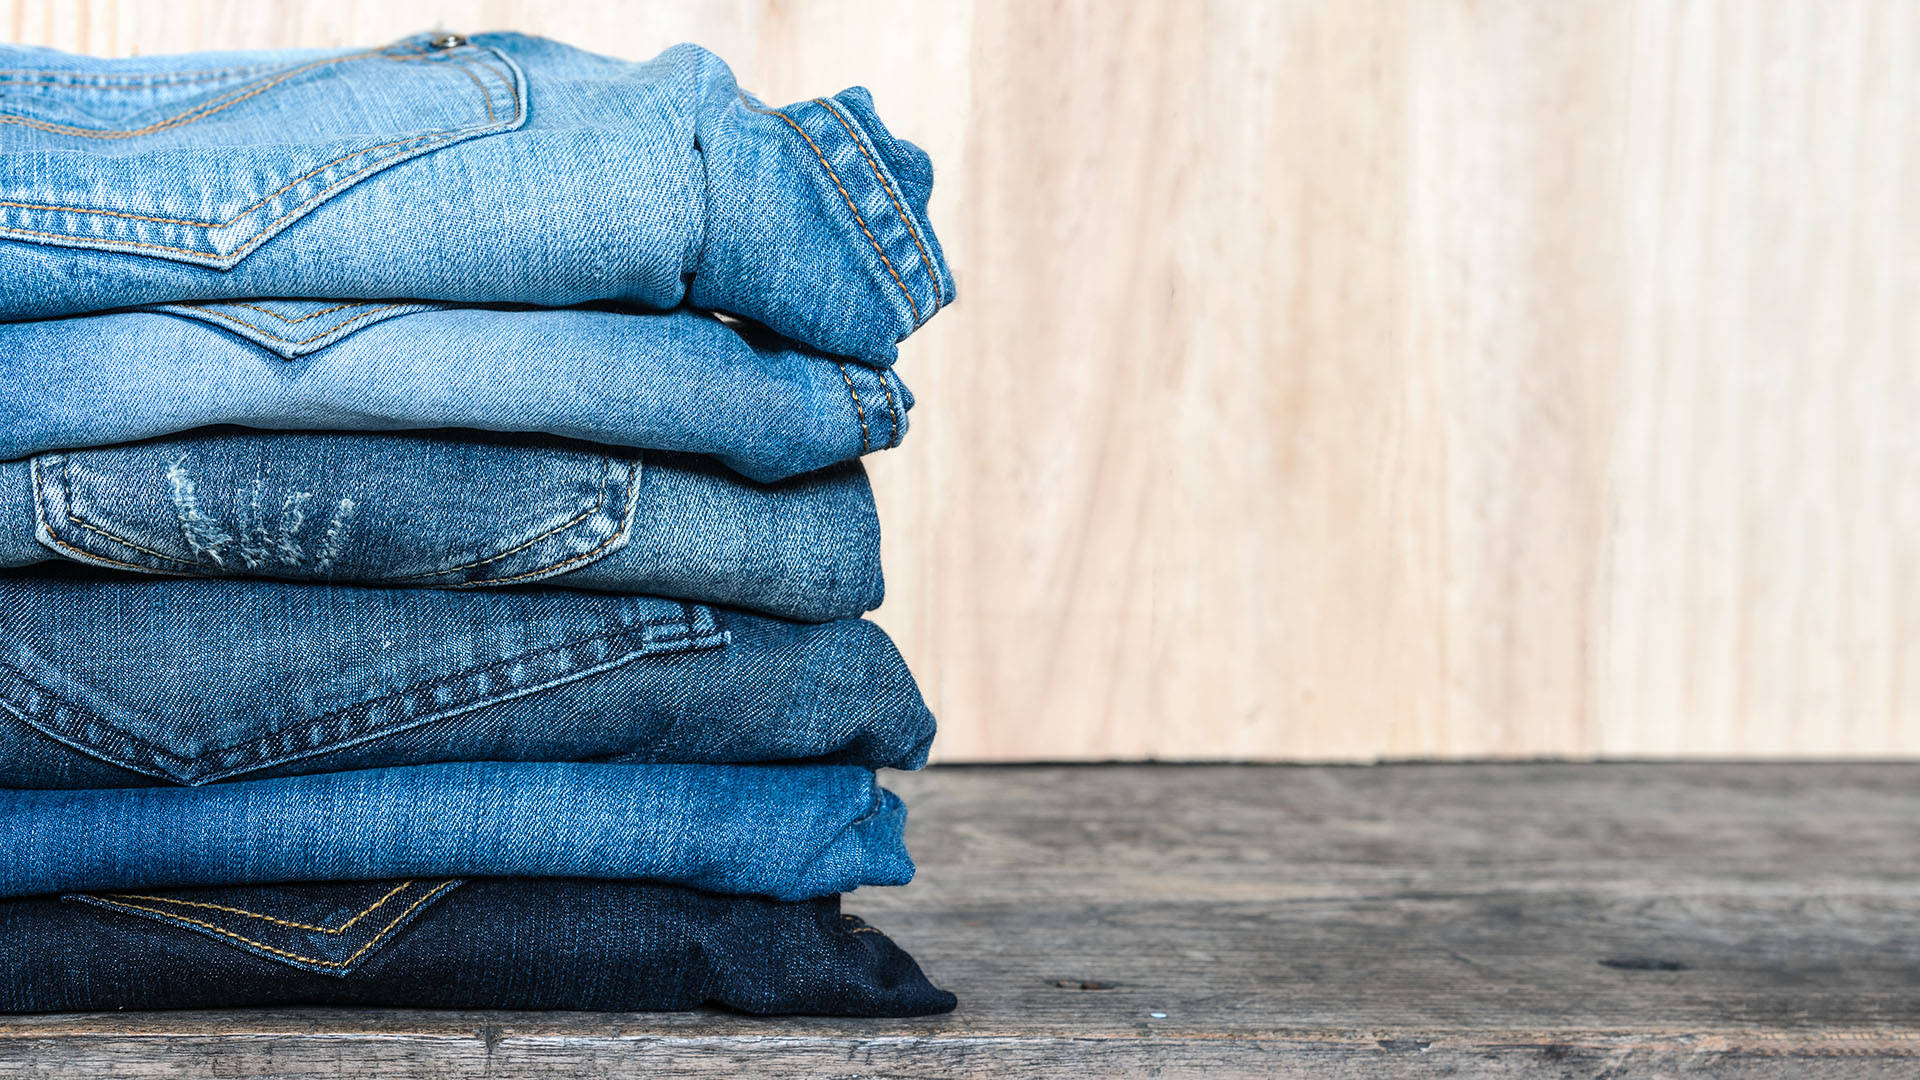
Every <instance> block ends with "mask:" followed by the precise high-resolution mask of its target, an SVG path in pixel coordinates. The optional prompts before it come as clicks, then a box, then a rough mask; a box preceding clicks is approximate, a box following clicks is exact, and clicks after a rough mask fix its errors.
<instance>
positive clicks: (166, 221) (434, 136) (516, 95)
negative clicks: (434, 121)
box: [0, 57, 912, 333]
mask: <svg viewBox="0 0 1920 1080" xmlns="http://www.w3.org/2000/svg"><path fill="white" fill-rule="evenodd" d="M343 59H350V58H343ZM389 59H393V60H403V59H409V58H407V57H389ZM488 70H489V71H492V70H493V69H492V68H491V67H489V68H488ZM509 90H511V92H512V94H513V100H514V113H513V116H512V117H511V118H510V119H508V120H506V121H505V122H504V123H496V124H492V125H489V126H491V127H504V126H505V125H506V124H512V123H517V122H518V121H519V120H520V92H519V91H518V90H516V89H513V88H512V84H511V83H509ZM488 108H489V110H491V108H492V99H491V95H489V98H488ZM3 119H5V118H4V117H0V120H3ZM789 122H791V121H789ZM485 130H487V129H486V128H480V129H478V130H476V131H474V132H472V133H471V134H475V135H477V134H480V133H481V132H484V131H485ZM459 134H460V132H457V131H437V132H432V133H430V134H426V135H415V136H411V137H409V138H406V139H400V140H397V141H395V142H390V143H382V144H381V145H379V146H370V147H367V148H366V149H364V150H356V151H354V152H353V153H350V154H343V155H341V156H340V157H337V158H335V159H333V160H332V161H329V162H327V163H326V164H325V165H322V166H320V167H319V168H317V169H315V170H313V172H310V173H308V174H307V175H306V176H302V177H300V178H299V179H296V180H294V181H292V182H291V183H289V184H287V185H286V186H285V187H282V188H280V190H279V191H275V192H273V194H271V195H268V196H267V197H266V198H265V199H262V200H260V201H259V202H256V203H254V204H253V205H252V206H249V207H247V208H246V209H245V210H242V211H241V212H240V213H239V214H238V215H236V216H234V217H233V218H231V219H229V220H227V221H225V222H218V223H214V222H204V221H181V220H176V219H172V218H159V217H143V216H141V215H139V214H127V213H122V212H120V211H117V210H87V209H82V208H80V207H74V206H52V205H41V204H36V203H5V204H0V205H8V206H18V207H22V208H25V209H35V210H60V211H66V212H69V213H76V214H105V215H109V216H112V217H124V218H132V219H134V220H136V221H155V222H159V223H161V224H163V225H194V226H200V227H204V228H224V227H226V226H228V225H231V224H233V223H234V222H235V221H238V220H240V218H242V217H245V216H246V215H247V214H249V213H252V212H253V211H254V210H256V209H259V208H260V207H261V206H262V205H264V204H265V203H267V202H269V201H271V200H272V199H273V198H274V197H275V196H277V195H279V194H280V193H281V192H283V191H285V190H287V188H290V187H293V186H294V185H295V184H298V183H300V182H301V181H304V180H307V179H310V178H312V177H313V176H315V175H317V174H319V173H321V172H325V171H326V170H327V169H329V168H332V167H333V166H335V165H338V164H339V163H340V162H342V161H345V160H346V159H347V158H350V157H355V156H358V155H361V154H367V153H371V152H373V151H375V150H384V149H386V148H387V147H389V146H399V145H401V144H402V143H408V142H426V141H431V140H439V141H446V140H448V139H452V138H454V137H455V136H457V135H459ZM803 134H804V133H803ZM383 160H384V159H383ZM377 164H379V163H378V162H375V163H373V164H370V165H367V166H365V167H363V168H361V169H360V170H358V171H357V172H353V173H349V174H348V175H346V176H343V177H341V178H340V179H339V180H336V181H334V182H333V183H332V184H330V185H328V186H327V187H325V188H323V189H321V190H320V191H319V192H317V193H315V194H314V195H312V196H311V197H309V198H308V199H306V200H305V201H303V202H301V203H299V204H298V205H296V206H294V208H293V209H291V210H289V211H287V212H286V213H284V214H282V215H280V216H279V217H277V218H275V219H274V220H272V221H270V222H268V223H267V224H266V225H264V226H262V227H261V228H260V231H259V232H256V233H254V234H253V235H252V236H249V237H247V238H246V239H245V240H243V241H241V242H240V244H239V247H237V248H236V249H235V250H236V251H237V250H239V249H240V248H244V247H246V246H247V245H249V244H251V243H253V242H254V241H255V240H258V239H259V238H260V237H262V236H264V235H266V233H267V232H268V231H269V230H271V229H272V228H273V227H274V226H276V225H278V224H280V223H281V222H283V221H286V220H287V219H289V218H291V217H294V216H295V215H297V214H299V213H300V212H301V211H302V210H304V209H306V207H307V206H309V205H311V204H313V203H315V202H318V201H319V200H321V199H323V198H326V197H327V196H329V195H332V194H333V193H334V192H335V191H337V190H339V189H340V188H341V187H342V186H344V185H345V184H346V183H347V182H348V181H350V180H353V179H355V178H356V177H358V176H360V175H361V174H362V173H365V172H367V171H369V170H371V169H372V168H373V167H374V165H377ZM0 233H13V234H15V235H19V236H46V237H51V238H53V239H58V240H84V239H87V238H84V237H76V236H72V235H70V234H67V233H55V232H42V231H39V230H36V229H20V228H13V227H11V226H6V227H0ZM96 242H104V243H110V244H116V245H119V246H121V247H138V248H149V249H151V250H154V251H177V252H181V253H183V254H187V255H202V256H204V255H209V254H213V253H212V252H207V251H201V250H200V249H198V248H186V247H175V246H171V245H168V244H153V243H147V242H145V241H139V240H112V239H109V240H106V241H96ZM884 257H885V256H884V254H883V255H882V258H884ZM897 276H898V275H896V278H897ZM902 287H903V288H904V286H902ZM908 299H909V300H911V299H912V298H911V297H909V298H908ZM261 332H262V333H265V332H266V331H264V330H263V331H261Z"/></svg>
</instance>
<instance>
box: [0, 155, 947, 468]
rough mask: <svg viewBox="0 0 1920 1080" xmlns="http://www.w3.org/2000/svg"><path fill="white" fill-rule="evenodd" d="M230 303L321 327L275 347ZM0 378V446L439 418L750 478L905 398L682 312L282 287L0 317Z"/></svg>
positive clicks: (299, 328)
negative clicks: (240, 295) (49, 315)
mask: <svg viewBox="0 0 1920 1080" xmlns="http://www.w3.org/2000/svg"><path fill="white" fill-rule="evenodd" d="M5 131H6V127H5V125H4V124H0V135H4V133H5ZM14 246H16V245H10V244H7V243H5V242H3V241H0V263H4V262H5V258H4V255H5V253H6V251H7V249H8V248H10V247H14ZM0 280H5V279H4V278H0ZM12 289H13V284H12V283H9V284H8V285H7V286H6V288H5V289H0V294H6V295H10V294H11V292H12ZM363 308H366V309H367V310H368V313H367V314H361V315H356V314H355V312H356V311H361V310H362V309H363ZM329 309H339V310H329ZM230 316H231V317H230ZM233 318H242V319H244V320H245V321H247V322H248V323H251V324H258V325H260V326H273V327H277V328H278V329H277V330H276V331H275V332H276V333H280V334H284V335H285V336H288V337H294V336H300V337H311V336H312V334H313V333H314V332H315V331H314V330H311V329H309V327H315V326H317V327H318V329H319V330H321V331H325V330H326V329H327V328H328V327H336V328H335V329H334V330H333V331H332V332H331V333H323V334H322V335H321V336H320V337H319V338H317V339H315V340H313V341H310V342H308V343H307V344H305V345H301V346H299V348H298V349H297V350H285V349H284V347H280V346H273V342H272V340H271V339H270V338H268V337H266V336H264V334H262V333H259V332H256V331H254V330H252V329H249V328H246V327H240V326H237V325H235V323H234V322H233V321H232V319H233ZM276 320H278V321H276ZM742 333H745V334H746V335H748V336H744V337H743V336H742ZM270 346H272V347H270ZM282 351H294V352H295V355H294V357H293V358H292V359H288V358H286V357H284V356H283V355H282ZM0 387H5V390H4V391H0V460H13V459H16V458H23V457H27V456H29V455H32V454H40V453H46V452H48V451H55V450H71V449H75V448H77V447H88V446H110V445H114V444H117V443H127V442H134V441H136V440H140V439H146V438H150V437H152V436H156V435H167V434H172V433H175V432H180V431H185V430H187V429H189V428H197V427H204V426H207V425H212V424H240V425H244V426H247V427H254V428H266V429H280V430H286V429H293V430H307V431H320V430H331V431H378V430H396V429H404V428H449V427H452V428H477V429H481V430H486V431H504V432H538V433H544V434H548V435H557V436H562V437H565V438H571V439H580V440H583V441H586V442H593V443H606V444H611V445H615V446H632V447H639V448H642V449H647V450H673V451H682V452H686V453H696V454H709V455H712V456H713V457H714V458H716V459H718V460H719V461H721V462H723V463H725V464H726V465H727V466H728V467H730V468H732V469H734V470H736V471H737V472H739V473H741V474H742V475H744V476H748V477H751V478H753V479H755V480H762V481H770V480H778V479H782V478H784V477H789V476H793V475H796V474H799V473H804V472H810V471H812V470H814V469H818V468H822V467H824V466H827V465H831V464H834V463H836V462H841V461H848V460H851V459H853V458H856V457H859V456H860V455H861V454H865V453H869V452H871V451H875V450H881V449H885V448H887V447H890V446H894V445H897V444H898V443H899V442H900V439H901V437H902V436H903V435H905V434H906V413H907V409H908V408H910V407H911V406H912V404H913V399H912V397H911V396H910V395H909V394H908V393H907V388H906V387H905V386H904V385H902V384H901V382H900V380H899V379H898V378H897V377H896V376H894V375H893V373H892V372H891V371H883V370H881V369H878V368H872V367H868V366H865V365H862V364H857V363H846V362H841V361H835V360H832V359H828V358H825V357H822V356H819V355H817V354H814V353H809V352H804V351H801V350H796V349H793V348H790V347H788V346H786V345H784V344H783V343H780V342H778V341H777V340H776V339H773V338H772V337H771V336H770V335H767V334H765V333H764V332H763V331H756V330H753V329H751V328H746V327H742V328H740V329H739V330H736V329H734V328H730V327H728V326H727V325H725V324H724V323H721V322H719V321H717V320H715V319H713V318H710V317H708V316H705V315H698V314H694V313H692V312H675V313H671V314H666V315H636V314H630V313H624V312H617V311H604V310H599V309H593V308H568V309H563V310H554V311H548V310H531V311H530V310H500V309H495V308H450V307H445V306H433V305H418V304H415V305H399V306H393V305H344V306H343V305H339V304H336V303H333V302H330V301H328V302H322V301H292V300H262V301H257V302H249V303H246V304H226V305H193V306H190V307H189V306H185V305H179V306H174V307H171V308H169V309H168V311H166V312H156V311H130V312H116V313H112V314H106V315H93V316H84V317H79V318H72V319H49V320H41V321H37V322H24V323H8V324H0Z"/></svg>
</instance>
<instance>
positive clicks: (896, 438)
mask: <svg viewBox="0 0 1920 1080" xmlns="http://www.w3.org/2000/svg"><path fill="white" fill-rule="evenodd" d="M879 375H880V389H882V390H885V391H886V392H887V419H888V420H890V421H892V422H893V436H892V437H891V438H889V439H888V440H887V445H886V446H885V447H883V449H887V450H891V449H893V448H894V447H896V446H899V445H900V434H901V433H900V407H899V405H898V404H896V403H895V402H894V400H893V386H892V385H891V384H890V383H888V382H887V373H886V372H884V371H882V372H880V373H879Z"/></svg>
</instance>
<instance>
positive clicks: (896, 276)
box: [740, 97, 920, 327]
mask: <svg viewBox="0 0 1920 1080" xmlns="http://www.w3.org/2000/svg"><path fill="white" fill-rule="evenodd" d="M740 102H741V104H743V105H745V106H746V107H747V108H748V110H750V111H752V112H757V113H760V114H762V115H763V116H777V117H779V118H780V119H782V120H785V121H786V122H787V126H788V127H790V128H792V129H793V130H795V131H797V132H799V133H800V137H801V138H803V139H805V140H807V145H808V146H809V147H812V149H813V156H814V157H817V158H819V159H820V167H821V168H823V169H825V170H827V176H828V177H829V178H831V179H832V180H833V186H834V187H837V188H839V189H840V197H841V198H843V199H845V200H847V209H849V210H851V211H853V220H854V223H855V224H857V225H859V226H860V231H861V232H863V233H866V234H867V242H868V243H870V244H872V245H873V251H874V254H876V255H878V256H880V261H881V262H883V263H885V264H886V265H887V273H889V274H892V275H893V283H894V284H895V285H898V286H900V295H902V296H904V297H906V298H907V306H908V307H909V308H911V309H913V325H914V326H916V327H917V326H919V325H920V305H919V303H917V302H916V301H915V300H914V299H913V291H912V290H911V289H908V288H907V283H906V282H905V281H902V280H901V279H900V271H898V270H895V269H894V268H893V260H892V259H889V258H887V253H886V251H885V250H884V249H883V248H881V246H880V241H879V240H877V239H875V238H874V235H873V230H872V229H869V228H867V219H866V218H864V217H861V216H860V208H859V207H858V206H855V205H854V204H853V196H851V195H849V194H847V188H846V185H845V184H842V183H841V182H840V174H839V173H837V172H834V171H833V166H832V165H829V164H827V155H825V154H823V153H821V152H820V147H819V146H818V145H816V144H815V143H814V141H813V136H811V135H809V134H807V132H806V129H805V128H803V127H801V126H800V125H799V124H796V123H794V122H793V117H791V116H788V115H787V114H786V113H783V112H781V111H780V110H778V109H762V108H759V107H758V106H756V105H754V104H753V103H752V102H749V101H747V99H746V98H745V97H742V98H741V99H740Z"/></svg>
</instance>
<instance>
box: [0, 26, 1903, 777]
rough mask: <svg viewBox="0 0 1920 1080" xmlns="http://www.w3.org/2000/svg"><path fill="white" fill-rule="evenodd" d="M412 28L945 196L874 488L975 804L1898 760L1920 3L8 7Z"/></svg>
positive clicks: (163, 35) (310, 41)
mask: <svg viewBox="0 0 1920 1080" xmlns="http://www.w3.org/2000/svg"><path fill="white" fill-rule="evenodd" d="M432 26H440V27H444V28H448V29H455V30H462V31H478V30H484V29H500V28H516V29H522V30H527V31H531V32H537V33H543V34H547V35H550V36H554V37H558V38H562V39H564V40H568V41H571V42H574V43H576V44H579V45H583V46H586V47H589V48H593V49H596V50H598V51H601V52H608V53H614V54H618V55H622V56H628V57H636V58H637V57H643V56H648V55H651V54H652V53H654V52H656V51H657V50H659V49H660V48H662V47H664V46H666V45H668V44H670V43H672V42H675V41H679V40H694V41H699V42H701V43H702V44H705V45H707V46H709V47H711V48H713V49H714V50H716V51H718V52H719V53H721V54H722V55H723V56H726V57H727V58H728V59H729V60H730V61H731V62H732V63H733V65H734V66H735V69H736V70H737V71H738V72H739V74H740V77H741V80H742V82H744V83H745V84H746V85H748V86H750V87H752V88H753V89H754V90H756V91H757V92H758V93H760V94H762V95H764V96H766V97H768V98H770V99H772V100H776V101H790V100H795V99H799V98H803V97H808V96H812V95H815V94H819V93H827V92H832V91H835V90H838V89H840V88H841V87H843V86H846V85H849V84H853V83H861V84H865V85H867V86H868V87H870V88H872V89H873V91H874V93H875V96H876V98H877V100H878V101H879V103H880V107H881V109H882V112H883V114H884V115H885V116H886V117H887V118H888V121H889V123H890V124H891V125H892V126H893V127H894V129H895V131H896V132H898V133H900V134H902V135H904V136H906V137H908V138H911V139H914V140H915V141H917V142H919V143H921V144H922V145H923V146H925V147H926V148H927V149H928V151H929V152H930V153H931V154H932V155H933V157H934V160H935V163H936V167H937V172H938V181H937V191H936V195H935V208H934V215H935V224H936V227H937V228H938V229H939V231H940V233H941V236H942V238H943V240H944V241H945V243H946V244H947V247H948V251H949V254H950V257H951V258H952V261H953V262H954V264H955V267H956V272H957V277H958V282H959V288H960V293H961V300H960V303H959V305H958V306H956V307H955V308H953V309H951V310H949V311H948V312H946V313H944V314H943V315H942V316H941V317H940V318H939V319H937V320H935V321H934V322H933V323H932V324H931V325H930V326H929V327H928V328H927V329H926V330H924V331H923V332H922V333H921V334H920V335H919V336H918V337H916V338H914V339H913V340H912V341H911V342H910V343H909V345H908V347H907V349H906V350H905V355H904V358H903V361H902V368H901V370H902V371H903V373H904V374H905V375H906V377H907V379H908V381H909V382H910V384H911V385H912V386H913V387H914V389H915V391H916V392H917V393H918V395H919V398H920V406H919V408H918V409H917V410H916V411H915V413H914V430H913V434H912V436H911V437H910V438H909V439H908V441H907V443H906V445H905V446H904V447H902V448H901V449H899V450H896V451H893V452H891V453H889V454H885V455H882V456H881V457H880V458H879V459H878V460H877V461H876V462H875V464H874V469H873V471H874V475H875V482H876V484H877V485H878V486H879V487H880V489H881V499H882V504H883V505H882V515H883V519H884V521H885V523H886V527H887V541H886V555H887V558H888V560H889V563H888V579H889V586H890V588H889V592H890V597H891V598H890V599H889V600H888V602H887V605H886V607H885V608H884V609H883V610H882V612H881V613H880V615H879V618H880V621H881V622H882V623H884V624H885V625H886V626H887V628H888V629H889V630H891V631H892V632H893V633H894V634H895V636H896V637H897V638H898V639H899V641H900V644H901V646H902V648H903V649H904V650H905V652H906V653H907V656H908V658H909V659H910V660H911V661H912V662H913V664H914V666H915V669H916V670H917V671H918V672H919V674H920V676H921V679H922V681H923V684H924V686H925V689H926V691H927V694H928V697H929V699H930V700H931V701H932V702H933V703H934V706H935V708H936V709H937V710H938V711H939V713H940V715H941V718H942V721H943V732H942V741H941V746H940V756H941V757H942V758H944V759H946V760H974V759H1002V760H1009V759H1029V758H1039V759H1078V758H1137V757H1145V756H1156V757H1164V758H1307V759H1355V758H1369V757H1374V756H1382V755H1384V756H1427V755H1466V756H1480V755H1560V754H1569V755H1588V754H1600V755H1677V754H1714V755H1728V756H1738V757H1752V756H1768V755H1786V754H1793V755H1915V754H1920V424H1917V423H1916V421H1920V363H1917V361H1920V355H1917V353H1916V350H1920V303H1917V301H1920V76H1916V73H1915V71H1916V64H1920V3H1916V2H1903V0H1886V2H1878V3H1875V2H1866V0H1799V2H1791V0H1769V2H1766V3H1749V2H1744V0H1726V2H1719V3H1714V2H1706V0H1702V2H1694V3H1680V2H1667V3H1662V2H1651V0H1643V2H1626V0H1578V2H1576V0H1533V2H1518V0H1505V2H1502V0H1405V2H1388V0H1324V2H1305V0H1301V2H1263V0H1214V2H1211V3H1198V2H1195V3H1179V2H1172V0H1168V2H1161V3H1134V4H1123V3H1119V2H1112V0H1084V2H1081V3H1038V2H1029V0H974V2H963V0H945V2H940V3H901V2H897V0H868V2H852V0H849V2H835V3H797V2H796V3H780V2H772V0H767V2H751V0H737V2H731V3H718V2H715V3H695V2H685V0H673V2H649V3H612V2H595V0H527V2H480V3H457V2H434V0H314V2H310V3H308V2H302V3H282V4H272V3H239V2H232V0H169V2H154V3H139V2H132V0H117V2H116V0H0V33H5V34H6V35H8V36H9V37H10V38H11V39H12V40H15V41H24V42H32V43H38V44H49V45H55V46H58V47H61V48H66V49H77V50H84V51H89V52H97V53H102V54H115V55H119V54H128V53H154V52H166V51H176V50H184V49H204V48H236V47H247V48H256V47H267V46H287V45H340V46H345V45H351V44H365V43H373V42H379V41H383V40H386V39H389V38H393V37H398V36H400V35H402V34H405V33H408V32H411V31H414V30H417V29H422V28H426V27H432Z"/></svg>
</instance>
